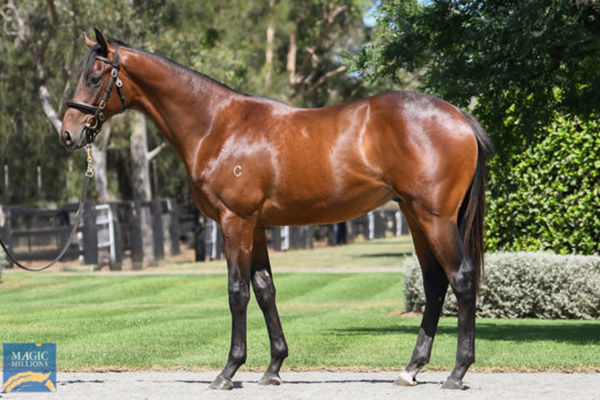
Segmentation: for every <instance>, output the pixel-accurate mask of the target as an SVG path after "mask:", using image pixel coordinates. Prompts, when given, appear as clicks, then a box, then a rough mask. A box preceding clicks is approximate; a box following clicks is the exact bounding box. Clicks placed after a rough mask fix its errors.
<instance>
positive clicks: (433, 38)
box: [356, 0, 600, 157]
mask: <svg viewBox="0 0 600 400" xmlns="http://www.w3.org/2000/svg"><path fill="white" fill-rule="evenodd" d="M378 15H379V19H378V25H377V37H378V38H379V39H378V40H377V41H376V42H374V43H372V44H370V45H369V46H366V47H365V48H364V49H363V50H362V52H361V54H360V56H359V57H358V58H357V64H356V65H357V67H358V68H359V69H361V70H362V71H363V72H364V73H365V75H366V76H368V77H370V78H371V79H377V78H379V77H381V76H386V77H390V76H392V77H395V78H396V79H397V77H398V74H399V72H400V71H410V72H415V71H420V72H421V74H420V77H419V79H420V80H421V82H422V83H423V89H424V90H425V91H428V92H432V93H434V94H437V95H440V96H441V97H443V98H445V99H446V100H449V101H451V102H453V103H455V104H457V105H459V106H462V107H466V106H469V105H472V106H473V108H474V112H475V113H476V114H477V115H478V116H479V117H480V119H482V121H483V122H484V124H485V125H486V126H487V127H488V130H489V131H490V132H491V133H492V135H493V137H494V142H495V144H496V147H497V150H498V152H499V154H500V156H501V157H503V156H507V155H509V154H512V153H514V152H519V151H520V150H522V149H523V148H525V147H527V146H530V145H531V144H532V143H535V142H536V141H537V139H538V138H539V135H540V134H543V128H544V127H545V126H548V124H549V123H550V121H551V120H552V119H553V116H554V114H555V113H556V112H562V113H567V114H574V115H579V116H581V117H584V118H585V117H586V116H588V115H590V114H591V113H594V112H596V113H597V112H598V110H600V69H598V68H597V65H598V64H599V63H600V40H598V36H599V35H600V2H599V1H597V0H587V1H585V0H582V1H567V0H540V1H519V0H509V1H494V0H433V1H430V2H426V3H424V2H419V1H417V0H410V1H404V0H402V1H400V0H391V1H386V2H382V3H381V4H380V6H379V8H378ZM507 117H509V120H507Z"/></svg>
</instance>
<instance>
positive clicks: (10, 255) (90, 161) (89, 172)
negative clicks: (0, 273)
mask: <svg viewBox="0 0 600 400" xmlns="http://www.w3.org/2000/svg"><path fill="white" fill-rule="evenodd" d="M86 152H87V170H86V171H85V176H84V178H83V189H82V191H81V200H80V201H79V208H77V214H76V216H75V222H74V223H73V228H72V229H71V233H70V234H69V237H68V238H67V240H66V241H65V245H64V246H63V248H62V250H61V251H60V253H58V255H57V256H56V258H55V259H54V260H52V261H51V262H50V263H49V264H47V265H45V266H43V267H40V268H32V267H28V266H26V265H23V264H21V262H19V260H17V258H16V256H15V255H14V253H13V252H12V251H11V250H10V249H9V248H8V246H7V245H6V244H5V243H4V241H3V240H2V238H1V237H0V246H2V248H3V249H4V251H5V252H6V255H7V256H8V258H9V259H10V260H11V261H12V262H13V263H14V264H15V265H16V266H17V267H19V268H21V269H24V270H25V271H30V272H40V271H44V270H47V269H48V268H50V267H52V266H53V265H54V264H56V263H57V262H58V261H59V260H60V259H61V258H62V257H63V256H64V255H65V253H66V252H67V249H68V248H69V246H70V245H71V242H72V241H73V239H74V238H75V234H76V233H77V228H78V227H79V223H80V222H81V217H82V216H83V206H84V204H85V198H86V196H87V191H88V187H89V185H90V181H91V180H92V178H93V177H94V166H93V159H92V146H91V145H88V146H87V147H86Z"/></svg>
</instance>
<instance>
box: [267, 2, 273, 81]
mask: <svg viewBox="0 0 600 400" xmlns="http://www.w3.org/2000/svg"><path fill="white" fill-rule="evenodd" d="M273 7H275V0H269V12H270V13H271V14H272V13H273ZM274 40H275V27H274V26H273V16H272V15H271V16H270V17H269V26H267V43H266V46H265V88H266V89H270V88H271V80H272V76H273V46H274V44H273V42H274Z"/></svg>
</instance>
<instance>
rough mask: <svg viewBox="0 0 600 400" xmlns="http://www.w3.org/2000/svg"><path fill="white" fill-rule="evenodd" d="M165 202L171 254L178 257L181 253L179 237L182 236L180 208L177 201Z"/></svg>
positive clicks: (168, 200) (167, 200)
mask: <svg viewBox="0 0 600 400" xmlns="http://www.w3.org/2000/svg"><path fill="white" fill-rule="evenodd" d="M164 202H165V207H166V210H167V216H166V222H167V229H168V231H169V249H170V252H169V253H170V254H171V255H176V254H179V253H180V252H181V250H180V249H179V235H180V234H181V231H180V227H179V209H178V208H179V207H178V206H177V201H176V200H175V199H166V200H165V201H164Z"/></svg>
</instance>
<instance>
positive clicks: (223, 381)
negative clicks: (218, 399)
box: [209, 375, 233, 390]
mask: <svg viewBox="0 0 600 400" xmlns="http://www.w3.org/2000/svg"><path fill="white" fill-rule="evenodd" d="M209 388H211V389H215V390H231V389H233V382H232V381H231V379H227V378H225V377H224V376H221V375H219V376H217V378H216V379H215V380H214V381H213V382H212V383H211V384H210V386H209Z"/></svg>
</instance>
